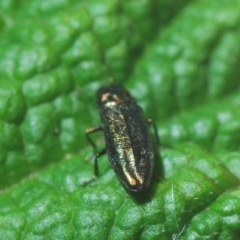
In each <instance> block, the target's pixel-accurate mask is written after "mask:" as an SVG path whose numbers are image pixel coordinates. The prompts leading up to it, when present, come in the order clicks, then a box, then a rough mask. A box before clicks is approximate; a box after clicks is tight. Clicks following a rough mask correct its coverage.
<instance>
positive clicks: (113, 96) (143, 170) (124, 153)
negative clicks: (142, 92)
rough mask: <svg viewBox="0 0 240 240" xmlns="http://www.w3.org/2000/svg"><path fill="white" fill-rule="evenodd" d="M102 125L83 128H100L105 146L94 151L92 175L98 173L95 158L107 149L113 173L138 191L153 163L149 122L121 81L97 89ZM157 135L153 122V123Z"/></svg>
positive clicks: (145, 185) (147, 181)
mask: <svg viewBox="0 0 240 240" xmlns="http://www.w3.org/2000/svg"><path fill="white" fill-rule="evenodd" d="M97 103H98V107H99V109H100V115H101V120H102V125H101V126H99V127H97V128H91V129H88V130H86V137H87V139H88V141H89V142H90V144H91V145H92V146H93V147H94V149H96V145H95V144H94V142H93V141H92V140H91V139H90V138H89V134H90V133H94V132H96V131H100V130H102V131H103V133H104V137H105V142H106V148H105V149H103V150H102V151H101V152H99V153H97V154H96V157H95V163H94V164H95V165H94V166H95V167H94V169H95V175H98V165H97V159H98V157H100V156H101V155H103V154H105V153H107V154H108V158H109V161H110V163H111V165H112V168H113V169H114V171H115V173H116V175H117V176H118V178H119V179H120V181H121V182H122V183H123V184H124V186H125V187H126V188H127V189H128V190H129V191H132V192H140V191H143V190H145V189H147V188H148V187H149V184H150V182H151V179H152V175H153V174H152V173H153V167H154V151H153V144H152V141H151V136H150V134H149V132H148V124H149V123H153V122H152V121H151V120H148V121H146V120H145V119H144V117H143V112H142V109H141V108H140V107H139V106H138V105H137V103H136V101H135V99H134V98H133V97H132V96H131V95H130V94H129V92H128V91H126V90H125V89H124V88H123V87H122V86H120V85H110V86H107V87H102V88H100V89H99V90H98V92H97ZM153 126H154V130H155V134H156V137H157V141H158V142H159V140H158V136H157V129H156V126H155V125H154V124H153Z"/></svg>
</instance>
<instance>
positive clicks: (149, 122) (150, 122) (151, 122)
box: [147, 118, 160, 145]
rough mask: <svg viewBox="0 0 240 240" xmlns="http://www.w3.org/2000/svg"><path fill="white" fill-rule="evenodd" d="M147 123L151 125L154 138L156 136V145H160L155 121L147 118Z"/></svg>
mask: <svg viewBox="0 0 240 240" xmlns="http://www.w3.org/2000/svg"><path fill="white" fill-rule="evenodd" d="M147 123H148V124H151V125H152V126H153V129H154V134H155V138H156V141H157V145H160V140H159V136H158V131H157V126H156V124H155V122H154V121H153V120H152V119H150V118H149V119H148V120H147Z"/></svg>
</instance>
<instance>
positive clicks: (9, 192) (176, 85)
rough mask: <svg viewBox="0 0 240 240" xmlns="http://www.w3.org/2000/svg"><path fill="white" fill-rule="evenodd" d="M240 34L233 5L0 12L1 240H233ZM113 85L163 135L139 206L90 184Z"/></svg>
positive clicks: (118, 189)
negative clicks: (101, 104) (99, 97)
mask: <svg viewBox="0 0 240 240" xmlns="http://www.w3.org/2000/svg"><path fill="white" fill-rule="evenodd" d="M200 13H201V14H200ZM239 26H240V1H239V0H232V1H226V0H223V1H221V4H220V3H219V2H218V1H217V0H214V1H211V2H209V1H207V0H200V1H191V3H190V1H187V0H182V1H177V2H172V1H167V0H161V1H160V0H151V1H147V0H139V1H135V0H130V1H128V2H126V3H123V2H121V1H119V0H111V1H110V0H102V1H99V0H90V1H83V0H82V1H75V0H71V1H70V0H61V1H55V0H51V1H49V0H47V1H46V0H43V1H30V0H27V1H17V0H6V1H1V2H0V175H1V180H0V239H13V240H15V239H16V240H20V239H24V240H30V239H31V240H33V239H34V240H36V239H53V240H55V239H64V240H68V239H89V240H91V239H103V240H105V239H126V240H128V239H131V240H132V239H143V240H147V239H149V240H150V239H151V240H152V239H161V240H162V239H163V240H164V239H166V240H169V239H194V240H195V239H206V240H207V239H214V240H215V239H224V240H225V239H231V240H235V239H236V240H237V239H238V238H239V237H238V236H239V234H240V231H239V229H240V192H239V182H240V170H239V169H240V145H239V142H240V137H239V136H240V115H239V107H240V98H239V80H238V75H239V65H240V47H239V40H240V31H239ZM112 82H118V83H122V84H124V85H125V86H126V88H128V89H129V91H130V92H131V93H132V94H133V95H134V96H135V97H136V99H137V100H138V101H139V103H140V104H141V106H142V108H143V109H144V112H145V115H146V118H147V117H151V118H152V119H153V120H154V121H155V122H156V124H157V126H158V133H159V136H160V139H161V143H162V144H161V146H160V147H158V148H156V151H157V152H158V154H156V160H155V161H156V169H155V170H156V171H155V172H156V173H155V175H156V176H155V175H154V178H153V180H152V184H151V187H150V189H149V191H148V192H145V193H144V194H131V193H129V192H128V191H127V190H126V189H125V188H124V187H123V186H122V184H121V183H120V182H119V181H118V180H117V177H116V175H115V174H114V172H113V170H112V169H111V167H110V164H109V161H108V160H107V157H106V156H104V157H102V158H101V160H100V159H99V169H100V176H99V177H98V178H96V177H94V174H93V157H92V156H93V151H92V149H91V148H90V147H89V146H88V143H87V141H86V139H85V137H84V132H85V129H87V128H90V127H93V126H98V125H99V124H100V120H99V116H98V110H97V108H96V104H95V101H96V100H95V93H96V90H97V89H98V88H99V87H100V86H103V85H106V84H110V83H112ZM95 140H96V143H97V145H98V147H99V148H100V147H101V146H103V145H104V142H103V138H102V136H101V135H97V136H96V138H95Z"/></svg>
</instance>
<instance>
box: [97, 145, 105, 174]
mask: <svg viewBox="0 0 240 240" xmlns="http://www.w3.org/2000/svg"><path fill="white" fill-rule="evenodd" d="M106 152H107V149H106V148H104V149H102V150H101V151H100V152H98V153H97V154H96V155H95V158H94V174H95V176H98V174H99V172H98V158H99V157H101V156H102V155H104V154H105V153H106Z"/></svg>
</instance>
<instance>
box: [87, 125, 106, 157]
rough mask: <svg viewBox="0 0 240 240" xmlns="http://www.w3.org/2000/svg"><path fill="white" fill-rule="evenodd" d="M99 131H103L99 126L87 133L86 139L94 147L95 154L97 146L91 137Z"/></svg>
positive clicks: (88, 130)
mask: <svg viewBox="0 0 240 240" xmlns="http://www.w3.org/2000/svg"><path fill="white" fill-rule="evenodd" d="M98 131H102V126H98V127H95V128H89V129H87V130H86V131H85V136H86V139H87V141H88V142H89V143H90V144H91V145H92V147H93V149H94V151H95V152H96V151H97V146H96V144H95V143H94V142H93V140H92V139H91V138H90V136H89V135H90V134H92V133H95V132H98Z"/></svg>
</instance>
